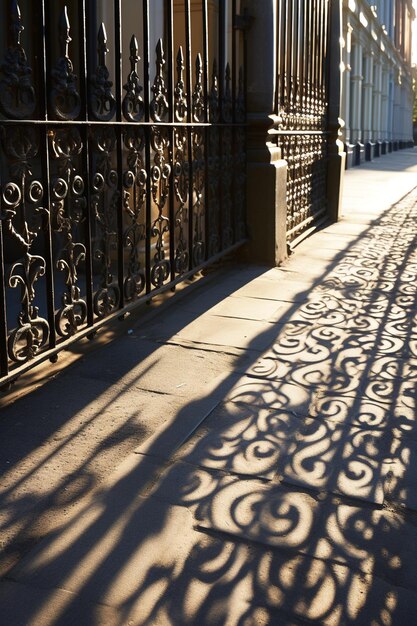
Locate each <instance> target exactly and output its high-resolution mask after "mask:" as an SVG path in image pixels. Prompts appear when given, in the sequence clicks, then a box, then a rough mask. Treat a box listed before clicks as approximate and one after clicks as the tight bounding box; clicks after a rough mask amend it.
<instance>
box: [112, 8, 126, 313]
mask: <svg viewBox="0 0 417 626" xmlns="http://www.w3.org/2000/svg"><path fill="white" fill-rule="evenodd" d="M114 30H115V48H116V55H115V56H116V63H115V86H116V120H117V121H118V122H121V121H122V102H123V99H122V89H123V76H122V67H123V59H122V3H121V0H116V2H115V3H114ZM116 152H117V186H118V193H119V198H118V202H117V234H118V236H117V260H118V263H117V270H118V271H117V275H118V283H119V308H120V309H122V308H123V307H124V305H125V294H124V287H123V286H124V241H123V195H124V185H123V134H122V132H118V133H116Z"/></svg>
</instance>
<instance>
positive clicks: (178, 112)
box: [174, 46, 188, 122]
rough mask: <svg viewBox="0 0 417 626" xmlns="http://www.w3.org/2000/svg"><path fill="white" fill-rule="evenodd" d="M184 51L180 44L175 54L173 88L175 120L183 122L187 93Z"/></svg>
mask: <svg viewBox="0 0 417 626" xmlns="http://www.w3.org/2000/svg"><path fill="white" fill-rule="evenodd" d="M184 67H185V66H184V53H183V51H182V46H180V47H179V48H178V54H177V81H176V83H175V88H174V115H175V121H176V122H183V121H184V120H185V119H186V117H187V109H188V105H187V94H186V93H185V87H184Z"/></svg>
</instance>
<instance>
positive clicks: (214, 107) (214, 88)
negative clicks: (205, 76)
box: [209, 60, 219, 124]
mask: <svg viewBox="0 0 417 626" xmlns="http://www.w3.org/2000/svg"><path fill="white" fill-rule="evenodd" d="M209 113H210V115H209V119H210V123H211V124H215V123H216V122H218V121H219V80H218V77H217V61H216V60H214V61H213V70H212V73H211V88H210V96H209Z"/></svg>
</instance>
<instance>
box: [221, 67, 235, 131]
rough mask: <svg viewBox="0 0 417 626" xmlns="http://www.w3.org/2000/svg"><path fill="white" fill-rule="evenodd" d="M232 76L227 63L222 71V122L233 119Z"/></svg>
mask: <svg viewBox="0 0 417 626" xmlns="http://www.w3.org/2000/svg"><path fill="white" fill-rule="evenodd" d="M231 81H232V76H231V72H230V64H229V63H227V65H226V70H225V73H224V91H223V98H222V119H223V121H224V122H227V123H231V122H232V121H233V98H232V90H231Z"/></svg>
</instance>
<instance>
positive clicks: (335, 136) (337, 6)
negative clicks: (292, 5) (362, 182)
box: [327, 0, 346, 221]
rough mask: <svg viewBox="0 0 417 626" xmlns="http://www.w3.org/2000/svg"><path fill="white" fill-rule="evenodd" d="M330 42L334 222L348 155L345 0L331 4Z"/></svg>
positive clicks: (329, 199)
mask: <svg viewBox="0 0 417 626" xmlns="http://www.w3.org/2000/svg"><path fill="white" fill-rule="evenodd" d="M329 26H330V38H329V39H330V40H329V52H328V54H329V59H330V61H329V62H330V67H329V74H328V79H329V107H328V131H329V135H328V142H327V153H328V166H327V203H328V212H329V216H330V217H331V219H333V220H334V221H337V220H338V219H339V216H340V209H341V196H342V187H343V173H344V170H345V163H346V154H345V152H344V151H343V143H342V141H341V140H340V136H341V133H340V80H341V76H340V63H341V60H342V46H341V33H342V0H334V1H333V2H331V3H330V24H329Z"/></svg>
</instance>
